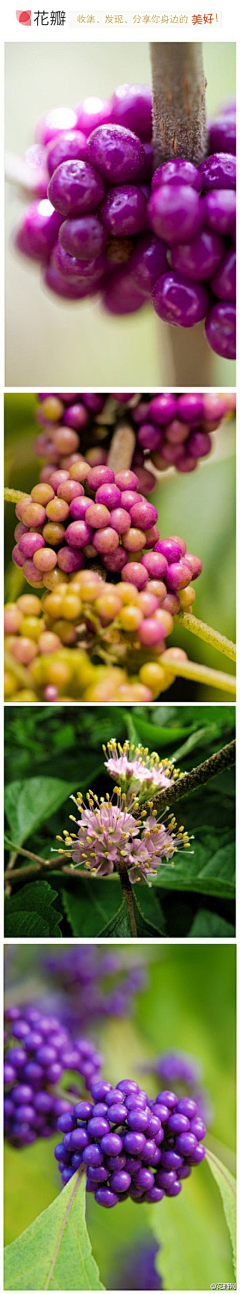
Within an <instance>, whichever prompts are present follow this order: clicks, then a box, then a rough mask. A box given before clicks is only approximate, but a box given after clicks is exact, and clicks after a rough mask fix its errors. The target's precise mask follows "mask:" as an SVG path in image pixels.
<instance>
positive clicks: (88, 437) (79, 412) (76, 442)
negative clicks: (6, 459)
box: [35, 391, 236, 494]
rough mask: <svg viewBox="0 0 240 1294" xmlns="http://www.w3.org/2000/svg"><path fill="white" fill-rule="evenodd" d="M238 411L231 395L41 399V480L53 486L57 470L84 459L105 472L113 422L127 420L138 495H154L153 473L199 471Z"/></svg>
mask: <svg viewBox="0 0 240 1294" xmlns="http://www.w3.org/2000/svg"><path fill="white" fill-rule="evenodd" d="M235 408H236V397H235V395H234V394H233V393H230V392H224V393H222V392H221V393H218V392H207V393H205V394H204V393H201V392H194V393H190V392H185V393H184V394H182V395H180V394H179V395H178V394H175V393H174V394H173V393H172V392H166V393H162V392H159V393H158V394H157V395H154V396H153V397H152V396H151V395H149V394H148V393H145V392H142V393H141V394H139V393H138V394H136V393H134V392H132V393H129V392H126V393H125V394H121V393H118V392H117V393H116V394H114V395H113V396H111V397H110V399H109V396H107V395H106V396H104V395H100V394H97V393H93V394H91V393H88V392H86V393H82V392H77V391H76V392H74V393H73V394H71V395H70V394H68V395H66V394H62V392H61V393H60V394H59V393H55V392H46V393H43V394H39V396H38V406H37V410H36V420H37V423H38V424H39V429H40V430H39V434H38V435H37V438H36V441H35V451H36V454H37V456H38V457H39V458H40V459H41V460H42V461H43V463H44V466H43V467H42V468H41V472H40V480H41V481H46V482H49V481H50V480H51V475H52V471H53V467H58V468H61V469H65V468H66V469H67V470H70V468H71V467H74V464H75V463H77V461H78V460H79V458H80V459H82V458H83V454H84V456H85V459H86V460H87V462H88V463H89V465H90V466H91V467H98V466H102V467H103V466H105V465H106V464H107V460H108V453H109V448H110V445H111V438H112V434H113V426H114V421H115V420H116V419H117V420H119V419H120V418H121V417H123V418H124V415H126V416H127V420H128V423H129V425H130V426H132V429H133V431H134V434H135V437H136V442H135V448H134V451H133V457H132V463H131V468H132V470H133V472H135V474H136V476H137V478H138V484H139V489H140V490H142V491H143V492H144V494H151V491H152V490H153V489H154V487H155V484H156V475H154V469H156V471H157V472H159V471H160V472H163V471H164V472H166V471H167V470H168V468H170V467H174V468H175V470H176V471H177V472H183V473H186V472H194V471H195V470H196V467H197V466H198V463H199V461H200V460H201V459H202V458H206V457H207V456H208V455H209V454H210V453H211V450H212V448H213V447H214V433H215V431H217V430H218V428H220V426H221V424H222V422H223V420H224V419H225V418H231V415H232V414H234V412H235ZM152 468H153V470H151V469H152Z"/></svg>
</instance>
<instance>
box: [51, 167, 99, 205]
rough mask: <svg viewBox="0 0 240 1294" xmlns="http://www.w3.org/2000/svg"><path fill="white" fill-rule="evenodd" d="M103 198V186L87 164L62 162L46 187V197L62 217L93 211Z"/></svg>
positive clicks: (96, 174)
mask: <svg viewBox="0 0 240 1294" xmlns="http://www.w3.org/2000/svg"><path fill="white" fill-rule="evenodd" d="M103 196H104V184H103V180H102V178H101V176H100V175H99V172H98V171H95V170H94V169H93V167H92V166H90V165H89V162H81V161H73V162H62V163H61V165H60V166H58V167H57V170H56V171H54V173H53V175H52V177H51V180H50V181H49V185H48V197H49V200H50V202H52V205H53V207H55V208H56V210H57V211H59V212H60V214H61V215H62V216H64V217H65V218H66V216H78V215H82V214H85V212H89V211H95V209H96V207H98V205H99V202H101V201H102V198H103Z"/></svg>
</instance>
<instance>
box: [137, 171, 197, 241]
mask: <svg viewBox="0 0 240 1294" xmlns="http://www.w3.org/2000/svg"><path fill="white" fill-rule="evenodd" d="M148 215H149V220H150V225H151V227H152V229H153V230H154V233H155V234H157V235H158V237H159V238H163V239H164V241H165V242H166V243H170V245H171V244H172V243H184V242H187V241H188V240H190V239H191V238H196V236H197V234H199V232H200V229H201V227H202V223H203V219H202V207H201V201H200V198H199V195H198V193H197V192H196V189H193V188H190V185H187V184H181V182H178V183H176V184H174V185H172V184H161V185H160V188H159V189H155V191H154V193H153V194H152V197H151V198H150V201H149V204H148Z"/></svg>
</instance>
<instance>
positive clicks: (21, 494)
mask: <svg viewBox="0 0 240 1294" xmlns="http://www.w3.org/2000/svg"><path fill="white" fill-rule="evenodd" d="M3 497H4V501H5V503H19V499H28V498H29V495H28V494H27V492H26V490H12V489H10V486H8V485H6V486H5V489H4V491H3Z"/></svg>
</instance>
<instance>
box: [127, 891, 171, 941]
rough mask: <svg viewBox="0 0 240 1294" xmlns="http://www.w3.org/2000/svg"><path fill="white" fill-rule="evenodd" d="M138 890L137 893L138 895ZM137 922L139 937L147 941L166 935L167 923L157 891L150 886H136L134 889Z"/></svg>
mask: <svg viewBox="0 0 240 1294" xmlns="http://www.w3.org/2000/svg"><path fill="white" fill-rule="evenodd" d="M136 889H137V893H136ZM133 896H134V909H135V920H136V926H137V932H138V935H139V936H140V935H141V936H142V937H143V938H145V939H147V937H150V935H152V937H153V938H154V939H156V937H158V938H159V935H164V933H165V921H164V915H163V912H162V908H161V905H160V903H159V900H158V895H157V893H156V890H153V889H150V888H149V886H148V885H141V887H140V885H138V886H137V887H136V885H135V886H134V889H133Z"/></svg>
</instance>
